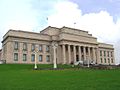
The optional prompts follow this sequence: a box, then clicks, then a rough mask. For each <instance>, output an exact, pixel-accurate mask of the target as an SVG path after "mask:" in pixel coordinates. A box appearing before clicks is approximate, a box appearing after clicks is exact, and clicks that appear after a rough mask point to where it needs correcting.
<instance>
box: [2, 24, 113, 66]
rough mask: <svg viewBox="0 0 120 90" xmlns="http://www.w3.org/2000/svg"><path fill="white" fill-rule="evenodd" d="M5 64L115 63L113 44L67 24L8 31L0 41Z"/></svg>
mask: <svg viewBox="0 0 120 90" xmlns="http://www.w3.org/2000/svg"><path fill="white" fill-rule="evenodd" d="M2 50H3V51H2V52H3V53H2V60H6V63H34V61H35V58H36V62H37V63H39V64H52V63H53V62H54V61H56V62H57V64H70V63H71V62H76V61H79V60H81V61H84V62H85V61H89V62H93V61H94V62H95V63H97V64H106V65H109V64H111V65H114V64H115V59H114V48H113V45H110V44H105V43H99V42H97V38H96V37H93V36H92V35H91V34H89V33H88V32H87V31H83V30H78V29H74V28H69V27H62V28H56V27H51V26H49V27H47V28H45V29H44V30H42V31H41V32H40V33H34V32H26V31H21V30H9V31H8V32H7V33H6V34H5V35H4V36H3V41H2Z"/></svg>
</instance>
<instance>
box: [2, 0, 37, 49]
mask: <svg viewBox="0 0 120 90" xmlns="http://www.w3.org/2000/svg"><path fill="white" fill-rule="evenodd" d="M0 13H1V14H0V36H1V37H0V41H2V36H3V35H4V34H5V33H6V32H7V31H8V30H9V29H17V30H26V31H32V30H33V29H34V28H35V27H36V26H37V25H38V22H37V13H36V12H35V11H34V10H32V8H31V0H0ZM0 47H1V45H0Z"/></svg>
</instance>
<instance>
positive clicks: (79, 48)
mask: <svg viewBox="0 0 120 90" xmlns="http://www.w3.org/2000/svg"><path fill="white" fill-rule="evenodd" d="M78 53H79V61H81V46H78Z"/></svg>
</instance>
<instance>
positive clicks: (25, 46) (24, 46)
mask: <svg viewBox="0 0 120 90" xmlns="http://www.w3.org/2000/svg"><path fill="white" fill-rule="evenodd" d="M23 50H24V51H27V43H23Z"/></svg>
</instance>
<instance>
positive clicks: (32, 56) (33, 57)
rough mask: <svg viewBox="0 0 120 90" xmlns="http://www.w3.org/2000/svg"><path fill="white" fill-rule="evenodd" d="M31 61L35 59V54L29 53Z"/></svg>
mask: <svg viewBox="0 0 120 90" xmlns="http://www.w3.org/2000/svg"><path fill="white" fill-rule="evenodd" d="M31 61H32V62H34V61H35V54H32V55H31Z"/></svg>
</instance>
